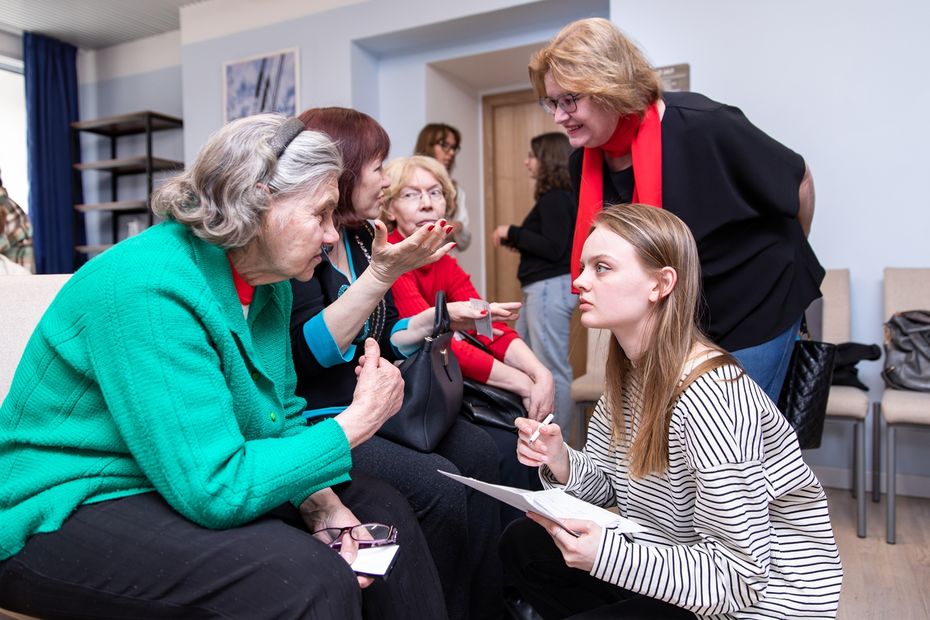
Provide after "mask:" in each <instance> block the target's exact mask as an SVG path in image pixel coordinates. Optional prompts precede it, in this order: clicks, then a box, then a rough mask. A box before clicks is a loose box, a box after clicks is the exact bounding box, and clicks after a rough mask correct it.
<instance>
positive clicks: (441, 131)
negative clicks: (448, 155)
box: [413, 123, 462, 173]
mask: <svg viewBox="0 0 930 620" xmlns="http://www.w3.org/2000/svg"><path fill="white" fill-rule="evenodd" d="M450 133H451V134H452V135H453V136H454V137H455V143H456V144H457V145H458V146H459V148H461V146H462V133H461V132H460V131H459V130H458V129H456V128H455V127H453V126H452V125H447V124H446V123H429V124H428V125H425V126H424V127H423V129H421V130H420V133H419V134H418V135H417V144H416V146H415V147H413V154H414V155H424V156H426V157H432V156H433V146H435V145H437V144H439V143H440V142H442V141H443V140H445V139H446V134H450ZM454 166H455V158H453V159H452V163H451V164H450V165H449V172H450V173H451V172H452V168H453V167H454Z"/></svg>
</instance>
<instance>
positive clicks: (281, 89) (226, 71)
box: [223, 47, 298, 123]
mask: <svg viewBox="0 0 930 620" xmlns="http://www.w3.org/2000/svg"><path fill="white" fill-rule="evenodd" d="M297 51H298V50H297V48H296V47H295V48H291V49H286V50H281V51H278V52H272V53H270V54H261V55H258V56H250V57H249V58H243V59H241V60H235V61H231V62H227V63H225V64H224V65H223V102H224V104H225V106H226V109H225V111H224V119H225V122H227V123H228V122H229V121H232V120H235V119H237V118H242V117H244V116H252V115H253V114H261V113H264V112H279V113H281V114H285V115H287V116H294V115H296V114H297V106H298V97H297V95H298V92H297V91H298V88H297V74H298V71H297V69H298V67H297V56H298V55H297Z"/></svg>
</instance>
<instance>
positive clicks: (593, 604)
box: [501, 204, 842, 619]
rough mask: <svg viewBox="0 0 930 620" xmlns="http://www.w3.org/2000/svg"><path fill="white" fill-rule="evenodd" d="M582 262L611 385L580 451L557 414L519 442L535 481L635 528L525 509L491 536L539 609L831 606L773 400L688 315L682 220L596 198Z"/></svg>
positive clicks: (828, 571) (811, 512)
mask: <svg viewBox="0 0 930 620" xmlns="http://www.w3.org/2000/svg"><path fill="white" fill-rule="evenodd" d="M581 269H582V271H581V274H580V275H579V276H578V278H576V279H575V281H574V285H575V287H576V288H577V289H578V291H579V292H580V295H579V302H580V310H581V312H582V319H581V321H582V324H583V325H584V326H585V327H587V328H589V329H590V328H601V329H609V330H610V331H611V332H612V333H613V336H614V340H613V342H612V345H611V349H610V353H609V356H608V362H607V378H608V379H607V385H606V392H605V394H604V397H603V398H602V399H601V401H600V402H599V403H598V405H597V407H596V409H595V413H594V416H593V418H592V420H591V424H590V426H589V429H588V441H587V444H586V445H585V447H584V449H583V450H582V451H576V450H573V449H571V448H569V447H568V446H567V445H566V444H565V443H564V442H563V440H562V433H561V429H559V427H558V425H555V424H551V425H545V426H539V424H538V422H536V421H534V420H528V419H520V420H518V428H519V430H520V442H519V444H518V448H517V454H518V458H519V460H520V461H521V462H522V463H525V464H527V465H531V466H539V467H540V477H541V478H542V479H543V482H544V484H545V485H546V486H548V487H562V488H564V490H565V491H566V492H568V493H570V494H572V495H575V496H577V497H580V498H582V499H584V500H587V501H589V502H591V503H594V504H598V505H601V506H616V507H617V508H618V509H619V512H620V514H622V515H624V516H626V517H628V518H630V519H632V520H634V521H636V522H637V523H639V524H640V525H642V526H644V527H645V531H644V532H642V533H637V534H621V533H619V532H618V531H616V530H615V529H604V528H601V527H600V526H598V525H596V524H594V523H592V522H590V521H584V520H571V519H569V520H566V521H565V525H566V526H567V527H568V528H570V529H571V530H572V531H573V532H575V534H577V536H575V535H573V534H572V533H569V532H568V531H567V530H565V529H562V527H560V526H559V525H558V524H556V523H554V522H552V521H549V520H547V519H545V518H543V517H541V516H539V515H536V514H532V513H531V514H530V515H529V516H530V519H532V520H529V519H523V520H520V521H517V522H515V523H513V524H512V525H511V526H510V527H509V528H508V529H507V531H505V533H504V536H503V539H502V542H501V551H502V558H503V560H504V563H505V571H506V572H507V573H508V574H509V575H510V576H511V578H512V579H514V580H515V581H516V583H517V585H518V587H519V588H520V589H521V591H522V593H523V595H524V596H525V597H526V598H527V599H528V600H529V602H530V603H531V604H532V605H533V606H534V607H535V608H536V609H537V610H538V611H539V612H540V613H541V614H542V616H543V617H544V618H565V617H571V616H575V615H579V614H584V615H583V616H580V615H579V617H584V618H585V619H592V618H694V617H699V618H715V619H716V618H763V617H764V618H786V617H792V618H799V617H803V618H820V617H826V618H830V617H834V616H835V614H836V611H837V604H838V601H839V594H840V585H841V582H842V567H841V563H840V558H839V554H838V552H837V548H836V543H835V541H834V538H833V532H832V530H831V527H830V516H829V514H828V510H827V500H826V497H825V495H824V492H823V489H822V488H821V486H820V484H819V482H818V481H817V479H816V477H815V476H814V474H813V473H812V472H811V470H810V469H809V468H808V467H807V466H806V465H805V464H804V461H803V460H802V458H801V452H800V449H799V448H798V443H797V440H796V438H795V435H794V432H793V431H792V430H791V428H790V426H789V425H788V423H787V422H786V421H785V419H784V418H783V417H782V416H781V414H780V413H779V411H778V409H777V408H776V407H775V405H774V404H773V403H772V401H771V400H770V399H769V398H768V397H767V396H766V395H765V393H764V392H763V391H762V389H761V388H760V387H759V386H758V385H757V384H756V383H755V382H754V381H753V380H752V379H751V378H750V377H749V376H748V375H746V374H745V373H744V372H743V371H742V369H741V368H740V367H739V365H738V364H737V363H736V362H735V360H734V358H733V357H732V356H731V355H729V354H728V353H726V352H725V351H723V350H722V349H720V348H719V347H717V346H716V345H714V344H712V343H711V341H710V340H709V339H708V338H707V337H706V336H705V335H704V334H703V333H702V332H701V331H700V329H699V327H698V326H697V324H696V322H695V312H696V310H697V307H698V300H699V299H700V294H701V286H700V275H701V270H700V263H699V260H698V253H697V247H696V245H695V242H694V238H693V237H692V235H691V233H690V231H689V230H688V227H687V226H686V225H685V224H684V223H683V222H682V221H681V220H680V219H678V218H677V217H676V216H674V215H672V214H671V213H669V212H668V211H664V210H661V209H656V208H654V207H650V206H645V205H638V204H634V205H624V206H622V207H609V208H607V209H605V210H604V211H602V212H600V213H598V214H597V215H596V216H595V219H594V227H593V229H592V231H591V233H590V235H589V236H588V238H587V240H586V241H585V244H584V248H583V251H582V254H581ZM537 428H539V429H540V434H539V438H538V439H537V440H536V441H535V442H533V443H532V444H531V443H529V437H530V435H531V433H532V432H533V431H534V430H536V429H537ZM534 521H535V523H534ZM537 524H538V525H537ZM540 525H541V526H542V527H539V526H540Z"/></svg>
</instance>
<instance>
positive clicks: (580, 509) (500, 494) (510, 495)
mask: <svg viewBox="0 0 930 620" xmlns="http://www.w3.org/2000/svg"><path fill="white" fill-rule="evenodd" d="M437 471H438V472H439V473H440V474H444V475H446V476H449V477H450V478H452V479H453V480H458V481H459V482H461V483H462V484H464V485H467V486H470V487H471V488H473V489H477V490H478V491H481V492H482V493H485V494H487V495H490V496H491V497H493V498H495V499H497V500H500V501H502V502H504V503H505V504H510V505H511V506H513V507H514V508H517V509H519V510H522V511H524V512H535V513H538V514H541V515H542V516H544V517H547V518H549V519H552V520H553V521H555V522H556V523H558V524H559V525H561V526H562V527H563V528H565V529H566V530H567V531H569V532H571V529H569V528H568V527H566V526H565V525H564V523H563V521H564V520H565V519H586V520H588V521H594V522H595V523H597V524H598V525H600V526H601V527H611V528H616V529H618V530H619V531H621V532H623V533H628V532H642V531H643V526H641V525H640V524H638V523H636V522H635V521H631V520H629V519H627V518H625V517H621V516H620V515H618V514H615V513H613V512H611V511H609V510H605V509H604V508H601V507H600V506H595V505H594V504H589V503H588V502H586V501H584V500H580V499H578V498H577V497H573V496H571V495H569V494H568V493H566V492H565V491H563V490H562V489H546V490H545V491H526V490H524V489H515V488H513V487H507V486H503V485H500V484H491V483H489V482H482V481H481V480H475V479H474V478H469V477H467V476H459V475H457V474H450V473H449V472H447V471H442V470H441V469H439V470H437Z"/></svg>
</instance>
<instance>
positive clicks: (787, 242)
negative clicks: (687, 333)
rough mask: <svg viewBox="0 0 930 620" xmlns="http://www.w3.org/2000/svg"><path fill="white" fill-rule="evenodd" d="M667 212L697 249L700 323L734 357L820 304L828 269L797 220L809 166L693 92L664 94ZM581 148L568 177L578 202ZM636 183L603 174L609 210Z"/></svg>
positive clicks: (735, 113)
mask: <svg viewBox="0 0 930 620" xmlns="http://www.w3.org/2000/svg"><path fill="white" fill-rule="evenodd" d="M663 98H664V101H665V106H666V107H665V115H664V116H663V118H662V207H663V208H664V209H667V210H668V211H670V212H672V213H674V214H675V215H677V216H678V217H680V218H681V219H682V220H683V221H684V222H685V223H686V224H687V225H688V226H689V227H690V229H691V232H692V234H693V235H694V238H695V240H696V241H697V247H698V253H699V255H700V259H701V270H702V276H703V293H704V302H705V303H704V308H703V312H702V317H701V320H702V321H701V322H702V326H703V327H704V329H705V330H706V332H707V334H708V335H709V336H710V337H711V339H713V340H714V342H716V343H718V344H720V345H721V346H722V347H724V348H726V349H728V350H731V351H735V350H738V349H743V348H746V347H750V346H754V345H758V344H761V343H763V342H766V341H767V340H771V339H772V338H774V337H775V336H777V335H778V334H780V333H782V332H783V331H784V330H786V329H788V327H790V326H791V324H792V323H794V322H795V321H797V320H798V318H799V317H800V316H801V314H802V313H803V312H804V310H805V309H806V308H807V306H808V305H809V304H810V303H811V301H813V300H814V299H817V298H818V297H820V282H821V281H822V280H823V276H824V270H823V267H821V266H820V263H819V262H818V261H817V257H816V256H815V255H814V251H813V250H812V249H811V247H810V245H809V244H808V243H807V239H806V238H805V237H804V233H803V231H802V230H801V224H800V222H799V221H798V219H797V217H798V209H799V207H800V204H799V200H798V189H799V187H800V184H801V179H802V178H803V176H804V159H803V158H802V157H801V156H800V155H798V154H797V153H795V152H794V151H792V150H791V149H789V148H787V147H785V146H783V145H782V144H780V143H778V142H777V141H775V140H774V139H772V138H771V137H770V136H768V135H767V134H765V133H764V132H762V131H761V130H760V129H759V128H757V127H756V126H755V125H753V124H752V123H750V122H749V120H748V119H747V118H746V117H745V116H744V115H743V113H742V112H741V111H740V110H739V109H738V108H735V107H733V106H728V105H724V104H721V103H718V102H716V101H712V100H710V99H708V98H707V97H705V96H703V95H700V94H697V93H666V94H665V95H664V96H663ZM581 162H582V149H578V150H576V151H575V152H574V153H572V156H571V159H570V162H569V168H570V172H571V176H572V183H573V185H574V188H575V192H576V195H577V193H578V188H579V182H580V179H581ZM635 172H636V171H635V170H633V173H632V174H630V173H629V172H627V173H626V174H622V173H620V174H617V173H613V174H612V173H610V172H609V171H608V170H607V169H606V165H605V170H604V201H605V203H622V202H629V198H630V196H631V195H632V189H633V184H634V183H635V178H634V177H635Z"/></svg>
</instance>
